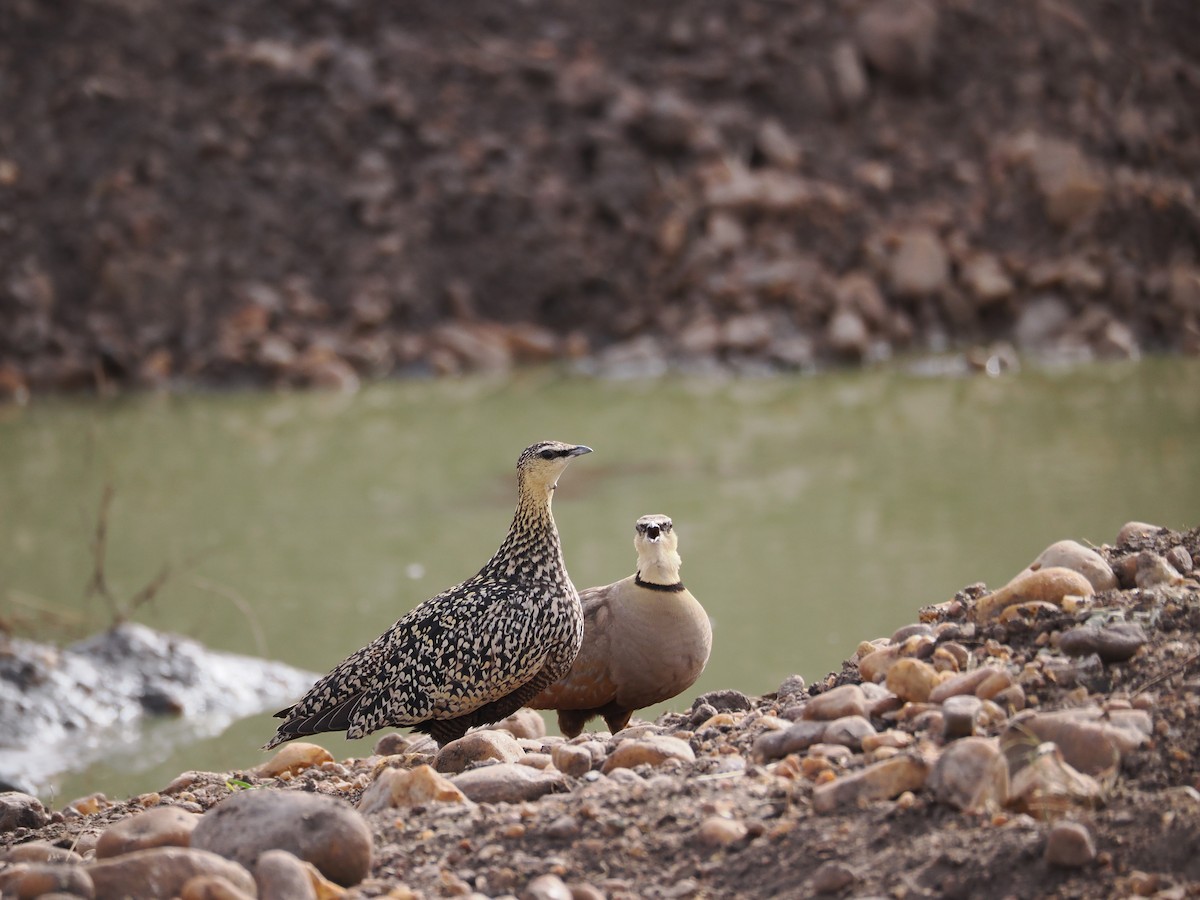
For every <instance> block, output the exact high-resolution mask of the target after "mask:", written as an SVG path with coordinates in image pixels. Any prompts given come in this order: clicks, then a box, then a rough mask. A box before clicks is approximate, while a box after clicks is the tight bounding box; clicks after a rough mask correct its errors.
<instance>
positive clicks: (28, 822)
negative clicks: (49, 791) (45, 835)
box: [0, 791, 50, 834]
mask: <svg viewBox="0 0 1200 900" xmlns="http://www.w3.org/2000/svg"><path fill="white" fill-rule="evenodd" d="M49 821H50V815H49V813H47V812H46V807H44V806H42V801H41V800H39V799H38V798H37V797H31V796H30V795H29V794H23V793H21V792H20V791H0V834H4V833H5V832H6V831H16V830H17V829H18V828H29V829H38V828H41V827H42V826H43V825H45V824H46V823H47V822H49Z"/></svg>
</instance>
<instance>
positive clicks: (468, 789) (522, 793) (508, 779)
mask: <svg viewBox="0 0 1200 900" xmlns="http://www.w3.org/2000/svg"><path fill="white" fill-rule="evenodd" d="M452 781H453V783H454V786H455V787H457V788H458V789H459V790H460V791H462V792H463V793H464V794H466V795H467V797H468V798H469V799H471V800H474V801H475V802H477V803H520V802H522V801H524V800H536V799H537V798H538V797H541V796H543V795H545V794H549V793H551V792H552V791H561V790H566V786H567V785H566V779H565V778H564V777H563V774H562V773H561V772H559V771H557V770H555V769H532V768H530V767H529V766H522V765H519V764H517V763H497V764H495V765H491V766H482V767H480V768H478V769H471V770H469V771H467V772H463V773H462V774H461V775H456V776H454V778H453V779H452Z"/></svg>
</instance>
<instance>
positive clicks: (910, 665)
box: [887, 658, 939, 703]
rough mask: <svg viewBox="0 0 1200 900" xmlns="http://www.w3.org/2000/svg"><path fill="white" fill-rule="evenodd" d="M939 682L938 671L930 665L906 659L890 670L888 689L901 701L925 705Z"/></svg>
mask: <svg viewBox="0 0 1200 900" xmlns="http://www.w3.org/2000/svg"><path fill="white" fill-rule="evenodd" d="M938 680H939V676H938V673H937V670H936V669H934V667H933V666H931V665H930V664H929V663H927V662H923V661H922V660H919V659H912V658H905V659H901V660H897V661H896V664H895V665H893V666H892V667H891V668H890V669H888V673H887V689H888V690H889V691H891V692H892V693H893V694H895V695H896V696H897V697H899V698H900V699H901V700H906V701H909V702H911V703H924V702H925V701H926V700H928V699H929V694H930V692H931V691H933V689H934V688H935V687H936V686H937V684H938Z"/></svg>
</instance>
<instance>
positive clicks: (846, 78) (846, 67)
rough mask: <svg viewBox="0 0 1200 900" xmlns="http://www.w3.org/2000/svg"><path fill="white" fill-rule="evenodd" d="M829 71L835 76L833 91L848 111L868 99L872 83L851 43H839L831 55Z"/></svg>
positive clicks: (856, 49) (856, 50)
mask: <svg viewBox="0 0 1200 900" xmlns="http://www.w3.org/2000/svg"><path fill="white" fill-rule="evenodd" d="M829 69H830V74H831V75H832V76H833V90H834V93H835V94H836V95H837V99H838V100H839V101H840V102H841V105H842V106H843V107H844V108H846V109H853V108H854V107H856V106H859V105H860V104H861V103H862V102H863V101H864V100H866V99H867V94H868V93H869V92H870V89H871V86H870V82H868V81H867V71H866V69H865V68H864V67H863V61H862V57H861V56H859V54H858V48H857V47H855V46H854V44H852V43H851V42H850V41H838V42H837V43H836V44H834V45H833V50H832V51H830V54H829Z"/></svg>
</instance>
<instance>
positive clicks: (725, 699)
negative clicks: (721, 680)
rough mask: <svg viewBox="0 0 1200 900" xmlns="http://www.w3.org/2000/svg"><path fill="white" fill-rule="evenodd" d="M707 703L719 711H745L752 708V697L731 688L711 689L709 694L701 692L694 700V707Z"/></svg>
mask: <svg viewBox="0 0 1200 900" xmlns="http://www.w3.org/2000/svg"><path fill="white" fill-rule="evenodd" d="M704 703H707V704H708V705H709V706H711V707H712V708H713V709H715V710H716V711H717V712H745V711H746V710H748V709H750V698H749V697H747V696H746V695H745V694H743V693H742V692H741V691H735V690H730V689H725V690H720V691H709V692H708V693H707V694H701V695H700V696H699V697H697V698H696V699H695V700H694V701H692V708H693V709H695V708H696V707H698V706H700V705H701V704H704Z"/></svg>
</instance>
